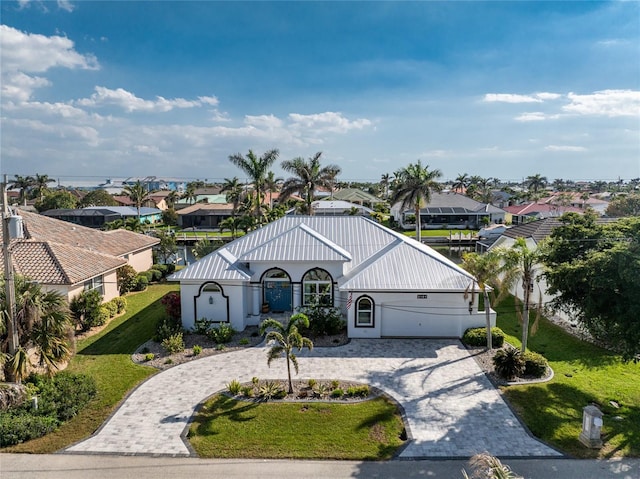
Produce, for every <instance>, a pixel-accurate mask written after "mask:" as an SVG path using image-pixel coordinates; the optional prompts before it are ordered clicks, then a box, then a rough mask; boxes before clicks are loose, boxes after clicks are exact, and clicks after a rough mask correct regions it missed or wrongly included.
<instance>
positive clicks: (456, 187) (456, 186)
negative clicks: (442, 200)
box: [451, 173, 469, 194]
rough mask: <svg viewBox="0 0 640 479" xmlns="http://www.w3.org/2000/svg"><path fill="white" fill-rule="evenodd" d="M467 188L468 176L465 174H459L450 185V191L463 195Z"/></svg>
mask: <svg viewBox="0 0 640 479" xmlns="http://www.w3.org/2000/svg"><path fill="white" fill-rule="evenodd" d="M467 186H469V175H468V174H466V173H461V174H459V175H458V176H457V177H456V179H455V180H454V181H453V184H452V185H451V189H452V190H453V191H455V192H456V193H460V194H462V193H464V192H465V191H466V189H467Z"/></svg>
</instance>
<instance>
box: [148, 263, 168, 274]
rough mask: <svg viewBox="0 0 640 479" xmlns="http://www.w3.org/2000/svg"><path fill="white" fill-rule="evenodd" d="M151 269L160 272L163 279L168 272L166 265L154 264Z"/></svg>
mask: <svg viewBox="0 0 640 479" xmlns="http://www.w3.org/2000/svg"><path fill="white" fill-rule="evenodd" d="M152 269H156V270H158V271H160V272H161V273H162V276H163V277H164V276H166V275H167V272H168V271H169V268H168V267H167V265H166V264H162V263H158V264H154V265H153V268H152Z"/></svg>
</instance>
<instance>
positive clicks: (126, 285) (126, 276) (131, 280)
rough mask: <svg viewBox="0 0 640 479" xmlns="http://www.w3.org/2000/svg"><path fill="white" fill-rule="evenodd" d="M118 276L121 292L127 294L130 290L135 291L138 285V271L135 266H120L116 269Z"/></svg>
mask: <svg viewBox="0 0 640 479" xmlns="http://www.w3.org/2000/svg"><path fill="white" fill-rule="evenodd" d="M116 274H117V277H118V291H119V292H120V294H126V293H128V292H129V291H134V290H135V289H136V285H137V279H136V277H137V276H138V273H137V272H136V270H135V269H133V266H131V265H128V264H125V265H124V266H122V267H120V268H118V270H117V271H116Z"/></svg>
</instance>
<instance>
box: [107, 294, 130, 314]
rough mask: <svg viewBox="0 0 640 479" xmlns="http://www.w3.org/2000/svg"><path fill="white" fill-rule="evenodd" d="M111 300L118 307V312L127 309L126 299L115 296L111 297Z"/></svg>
mask: <svg viewBox="0 0 640 479" xmlns="http://www.w3.org/2000/svg"><path fill="white" fill-rule="evenodd" d="M111 301H113V302H114V303H115V305H116V306H117V307H118V314H120V313H124V312H125V311H126V310H127V299H126V298H123V297H122V296H117V297H115V298H113V299H112V300H111Z"/></svg>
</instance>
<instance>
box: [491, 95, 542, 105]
mask: <svg viewBox="0 0 640 479" xmlns="http://www.w3.org/2000/svg"><path fill="white" fill-rule="evenodd" d="M483 101H485V102H502V103H541V102H542V100H541V99H540V98H536V97H534V96H531V95H516V94H513V93H487V94H486V95H485V96H484V100H483Z"/></svg>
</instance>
